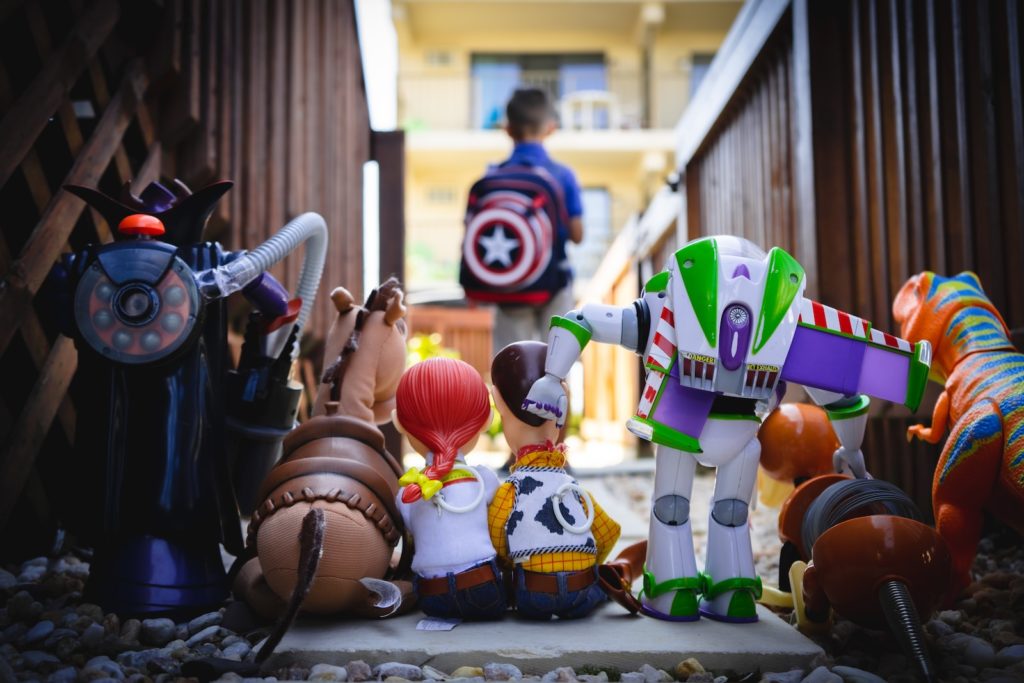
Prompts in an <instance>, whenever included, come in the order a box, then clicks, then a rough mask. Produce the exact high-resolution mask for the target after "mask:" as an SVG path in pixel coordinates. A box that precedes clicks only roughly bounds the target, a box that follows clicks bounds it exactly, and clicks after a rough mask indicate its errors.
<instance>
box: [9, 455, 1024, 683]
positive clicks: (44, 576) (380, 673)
mask: <svg viewBox="0 0 1024 683" xmlns="http://www.w3.org/2000/svg"><path fill="white" fill-rule="evenodd" d="M610 483H611V484H612V485H613V486H615V487H619V490H622V491H625V492H626V494H627V496H628V498H629V500H630V502H631V504H632V505H633V506H634V507H635V510H636V512H637V514H638V515H641V516H643V517H645V518H646V516H647V514H648V512H647V509H648V504H649V503H648V496H649V495H650V493H649V492H650V486H651V480H650V475H643V474H641V475H619V476H617V477H616V479H615V480H614V481H612V482H610ZM712 487H713V479H712V478H711V477H710V476H700V477H698V479H697V482H696V483H695V491H694V505H695V509H696V510H698V512H697V513H696V514H695V515H694V526H695V529H694V532H695V535H696V536H697V548H698V552H701V551H702V547H703V545H704V539H705V537H706V533H707V526H706V519H703V520H702V518H706V515H705V514H703V513H701V512H699V511H700V510H705V509H706V508H705V507H704V506H705V505H706V501H707V499H708V497H709V496H710V493H711V490H712ZM776 514H777V513H776V511H775V510H772V509H769V508H764V507H760V508H759V509H758V510H757V511H755V513H754V515H753V518H752V524H753V536H754V544H755V557H756V559H757V566H758V571H759V573H760V574H761V576H762V577H763V578H764V579H765V581H766V582H769V583H772V584H774V583H775V582H776V578H777V574H778V551H779V541H778V538H777V537H776V535H775V526H774V525H775V515H776ZM974 569H975V578H976V579H977V580H976V581H975V583H973V584H972V585H971V586H970V587H969V589H968V590H967V592H966V593H965V595H964V596H963V597H962V599H961V600H960V601H959V602H958V603H957V604H956V605H955V606H954V607H953V609H950V610H946V611H942V612H939V613H938V614H937V615H935V616H934V618H932V619H931V620H929V621H928V622H927V624H926V627H925V631H926V638H927V640H928V644H929V647H930V649H931V652H932V656H933V660H934V663H935V666H936V669H937V672H938V675H939V678H940V680H942V681H948V682H950V683H966V682H967V681H986V682H987V683H1001V682H1004V681H1024V547H1022V544H1021V539H1020V538H1019V537H1018V536H1016V535H1014V534H1011V533H1009V532H1006V531H997V532H995V533H993V534H992V535H990V536H988V537H986V538H985V539H984V540H983V541H982V543H981V544H980V546H979V555H978V558H977V560H976V561H975V567H974ZM88 571H89V566H88V563H86V562H84V561H82V560H81V559H79V558H77V557H75V556H73V555H66V556H63V557H60V558H55V559H53V558H36V559H33V560H30V561H28V562H25V563H23V564H22V565H20V566H8V567H7V568H6V569H0V597H2V598H3V600H4V601H5V603H6V604H5V606H4V607H3V608H0V683H7V682H8V681H37V680H38V681H52V682H54V683H64V682H71V681H109V680H127V681H158V682H160V681H172V680H187V679H181V678H180V672H181V666H182V664H183V663H185V662H187V661H189V660H191V659H195V658H198V657H204V656H220V657H225V658H228V659H235V660H248V659H251V658H252V657H253V656H254V654H253V647H254V646H256V645H257V644H258V643H259V641H260V640H262V639H263V638H264V637H265V636H266V629H265V628H257V627H256V626H255V625H254V624H253V622H252V621H251V619H249V618H248V616H247V615H246V614H245V612H246V610H245V609H244V606H242V605H238V604H234V605H230V606H229V607H228V608H227V609H221V610H219V611H216V612H210V613H209V614H204V615H201V616H199V617H196V618H195V619H192V620H191V621H188V622H181V623H175V622H173V621H171V620H169V619H151V620H143V621H139V620H137V619H124V620H122V619H120V618H118V616H117V615H115V614H112V613H108V614H104V613H103V611H102V610H101V609H100V608H99V607H98V606H97V605H91V604H88V603H83V602H82V599H81V591H82V587H83V585H84V581H85V579H86V578H87V577H88ZM782 616H783V617H786V616H787V615H786V614H782ZM818 642H819V643H820V644H821V645H822V647H823V648H824V649H825V651H826V655H825V657H823V658H822V659H821V661H819V662H815V666H813V667H812V668H811V669H810V670H807V671H804V670H793V671H788V672H750V673H747V674H745V675H741V676H735V675H734V676H733V677H732V678H729V677H727V676H725V675H720V674H716V672H711V671H705V670H704V668H703V667H702V666H701V664H700V662H698V661H696V660H693V659H687V660H684V661H681V662H679V664H678V665H677V666H676V667H675V668H674V670H672V671H661V670H658V669H654V668H652V667H649V666H645V667H644V668H642V669H641V670H640V671H636V672H620V671H614V670H604V671H603V670H600V669H597V668H595V669H593V670H586V671H582V670H581V671H573V670H572V669H568V668H560V669H556V670H555V671H552V672H549V673H548V674H546V675H544V676H543V677H536V676H533V677H531V676H523V674H522V673H521V672H520V671H519V669H517V668H516V667H514V666H511V665H507V664H497V663H495V664H489V665H487V666H485V667H482V668H475V667H461V668H460V669H457V670H455V671H451V672H442V671H438V670H436V669H432V668H431V667H429V666H425V667H418V666H414V665H410V664H403V663H399V662H390V663H387V664H381V665H378V666H376V667H371V666H369V665H367V664H366V663H364V662H360V661H356V662H350V663H348V664H347V665H346V666H344V667H338V666H331V665H327V664H319V665H317V666H314V667H312V668H306V667H292V668H285V669H279V670H275V671H265V672H264V674H265V675H267V676H269V678H266V679H263V680H322V681H328V680H339V681H343V680H352V681H365V680H381V681H390V682H391V683H400V682H401V681H404V680H412V681H416V680H460V681H474V682H482V681H485V680H518V679H522V680H530V681H543V682H544V683H569V682H571V681H575V680H579V681H584V682H585V683H602V682H603V681H607V680H621V681H624V682H626V683H661V682H663V681H671V680H684V681H690V682H691V683H726V681H728V680H743V681H751V682H755V681H765V682H767V683H842V682H844V681H845V682H846V683H877V682H878V681H882V680H889V681H896V682H903V681H905V682H908V683H909V682H910V681H913V680H915V678H914V676H913V674H912V673H910V671H911V668H910V665H911V663H910V662H908V661H907V660H906V659H905V658H904V656H903V655H902V654H901V653H900V651H899V649H898V647H897V645H896V643H895V642H894V640H893V638H892V636H891V635H889V634H887V633H880V632H873V631H866V630H864V629H861V628H859V627H857V626H855V625H854V624H852V623H851V622H848V621H844V620H841V619H840V620H838V621H837V622H836V624H835V625H834V627H833V628H832V630H831V632H830V633H829V634H827V635H826V636H824V637H821V638H819V639H818ZM223 680H242V679H241V678H239V677H237V676H234V675H228V676H227V677H225V678H224V679H223Z"/></svg>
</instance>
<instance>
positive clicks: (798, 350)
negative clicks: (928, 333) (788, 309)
mask: <svg viewBox="0 0 1024 683" xmlns="http://www.w3.org/2000/svg"><path fill="white" fill-rule="evenodd" d="M930 365H931V346H930V345H929V344H928V342H926V341H920V342H917V344H914V345H912V344H911V343H910V342H908V341H907V340H905V339H900V338H899V337H894V336H893V335H891V334H886V333H885V332H882V331H880V330H876V329H874V328H873V327H871V323H870V322H868V321H867V320H864V319H863V318H858V317H857V316H854V315H850V314H849V313H844V312H843V311H840V310H837V309H835V308H832V307H830V306H825V305H824V304H820V303H818V302H817V301H811V300H810V299H804V300H803V303H802V306H801V308H800V320H799V323H798V325H797V328H796V333H795V334H794V335H793V342H792V345H791V346H790V349H789V354H788V356H787V357H786V362H785V364H784V365H783V367H782V379H784V380H786V381H787V382H796V383H797V384H802V385H804V386H809V387H813V388H817V389H825V390H826V391H832V392H835V393H837V394H843V395H845V396H852V395H855V394H867V395H868V396H874V397H876V398H882V399H886V400H888V401H892V402H893V403H902V404H903V405H905V406H907V407H908V408H910V410H917V406H918V405H919V404H920V403H921V396H922V395H923V394H924V387H925V383H926V382H927V381H928V369H929V367H930Z"/></svg>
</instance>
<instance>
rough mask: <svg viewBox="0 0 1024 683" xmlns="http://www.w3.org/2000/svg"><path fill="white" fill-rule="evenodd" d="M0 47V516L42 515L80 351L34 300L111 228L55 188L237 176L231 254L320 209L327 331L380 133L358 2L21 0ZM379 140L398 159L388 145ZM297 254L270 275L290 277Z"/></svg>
mask: <svg viewBox="0 0 1024 683" xmlns="http://www.w3.org/2000/svg"><path fill="white" fill-rule="evenodd" d="M0 55H2V63H0V129H2V130H3V133H2V135H0V231H2V239H0V377H2V378H3V379H0V445H2V447H0V527H3V524H4V521H5V520H6V519H7V518H8V517H9V513H11V512H12V509H13V508H14V507H15V503H16V502H17V501H18V500H19V493H20V492H21V491H22V490H23V489H24V490H26V491H27V492H28V493H29V494H30V495H28V496H25V497H24V499H23V500H22V502H21V503H20V504H19V505H18V507H17V510H15V511H14V512H15V513H16V514H15V517H16V518H26V519H38V518H39V517H41V516H42V517H45V516H46V515H45V514H44V513H45V511H46V510H47V508H48V506H47V505H46V502H45V495H44V494H43V490H44V488H46V487H44V486H43V483H42V482H41V480H40V478H39V476H38V474H37V471H36V470H35V469H34V468H33V463H34V461H35V459H36V456H37V454H41V455H40V459H41V461H45V459H46V455H47V453H50V452H55V451H58V450H61V449H66V448H67V447H68V445H69V444H70V443H72V442H73V440H74V429H75V408H74V405H73V401H72V399H71V398H70V397H69V394H68V388H69V385H70V382H71V378H72V375H73V373H74V371H75V360H76V356H75V350H74V346H73V344H72V342H71V341H70V340H69V339H67V338H64V337H60V336H57V335H56V334H55V331H54V329H53V328H52V326H51V325H50V323H49V322H48V321H47V319H46V316H45V315H44V313H45V311H43V310H40V307H39V306H38V305H37V303H36V301H35V296H36V294H37V293H38V292H39V289H40V287H41V286H42V284H43V282H44V280H45V278H46V275H47V273H48V271H49V269H50V266H51V264H52V263H53V262H54V260H55V259H56V258H57V257H58V256H59V255H60V253H61V252H63V251H69V250H74V249H79V248H81V247H82V246H84V245H85V244H87V243H90V242H109V241H110V240H111V239H112V234H111V231H112V229H114V226H110V225H107V224H106V223H105V222H104V220H103V219H102V218H101V217H100V215H99V214H98V213H96V212H95V211H91V210H86V207H85V205H84V204H83V202H82V201H81V200H79V199H77V198H75V197H74V196H72V195H70V194H68V193H66V192H64V191H62V190H61V186H62V185H63V184H65V183H75V184H81V185H91V186H98V187H100V188H101V189H103V190H104V191H106V192H108V193H111V194H116V193H117V192H118V190H119V188H120V186H121V185H123V184H124V183H131V187H132V189H133V190H134V191H136V192H138V191H140V190H141V189H142V188H143V187H145V185H147V184H148V183H149V182H150V181H153V180H157V179H159V178H161V177H163V178H164V179H170V178H175V177H177V178H180V179H182V180H183V181H184V182H186V183H187V184H188V185H190V186H191V187H193V188H195V187H197V186H202V185H203V184H205V183H207V182H209V181H211V180H215V179H218V178H230V179H233V180H234V181H236V187H235V188H234V189H233V190H232V191H231V192H230V193H229V194H228V195H227V196H226V197H225V198H224V199H223V200H222V201H221V203H220V204H219V206H218V208H217V211H216V213H215V214H214V215H213V217H212V218H211V220H210V226H209V230H208V232H207V237H208V238H214V239H218V240H220V241H221V242H223V243H224V244H225V245H227V246H229V247H233V248H238V247H243V246H253V245H255V244H257V243H259V242H261V241H263V240H264V239H265V238H267V237H268V236H269V235H270V234H271V233H272V232H273V231H275V230H276V229H277V228H278V227H280V226H281V225H283V224H284V223H285V222H286V221H287V219H289V218H291V217H293V216H295V215H297V214H298V213H301V212H303V211H318V212H320V213H322V214H323V215H324V216H325V217H326V219H327V222H328V225H329V226H330V231H331V235H330V236H331V242H330V252H329V255H328V259H327V267H326V271H325V273H324V279H323V283H324V284H323V285H322V286H321V297H322V299H321V303H322V305H320V306H318V307H317V309H316V311H315V313H314V315H313V317H312V320H311V325H310V328H309V329H310V331H311V332H312V333H313V334H312V335H311V336H312V337H316V336H319V335H322V334H323V332H324V331H325V329H326V326H327V325H328V324H329V322H330V319H329V303H328V301H327V298H326V293H327V292H329V289H330V287H332V286H335V285H338V284H345V285H346V286H348V287H349V288H350V289H352V290H353V292H354V293H356V294H357V296H358V295H361V294H362V292H361V290H362V252H363V249H362V167H363V164H364V163H365V162H366V161H367V160H369V159H370V154H371V149H370V147H371V134H370V129H369V122H368V113H367V104H366V96H365V92H364V87H363V77H362V65H361V61H360V53H359V42H358V36H357V33H356V25H355V18H354V9H353V3H352V2H351V1H350V0H346V1H342V2H334V1H328V0H291V1H285V0H245V1H243V0H223V1H221V2H198V1H197V0H167V1H166V2H157V1H156V0H130V1H129V0H123V1H122V2H118V1H116V0H91V1H90V0H13V1H11V2H4V3H3V4H2V5H0ZM397 143H398V145H399V147H398V149H399V152H400V145H401V138H400V137H399V138H397ZM382 147H385V148H387V149H388V150H390V153H389V158H392V159H394V158H395V154H394V153H393V152H394V144H393V141H392V142H391V143H388V142H387V141H384V144H383V145H382ZM397 156H398V159H399V160H400V153H399V154H398V155H397ZM382 175H384V172H383V171H382ZM398 230H399V231H400V230H401V226H400V225H399V226H398ZM385 241H386V240H382V242H385ZM300 263H301V260H300V258H299V257H292V258H290V259H289V260H288V261H287V262H286V263H285V264H283V265H280V266H279V267H278V271H277V275H279V276H280V277H281V278H282V279H283V281H284V282H286V283H289V284H292V283H294V282H295V281H296V279H297V274H298V269H299V266H300ZM55 418H56V420H55ZM54 422H56V426H55V427H53V428H52V429H51V425H53V423H54ZM29 526H31V525H29ZM24 528H28V527H25V526H24V525H20V524H15V523H11V524H9V525H8V526H7V529H6V531H5V535H6V534H8V533H10V534H15V529H24ZM22 535H24V534H22ZM36 536H41V535H40V534H38V533H37V534H36ZM15 545H16V544H15ZM5 550H9V549H8V548H5Z"/></svg>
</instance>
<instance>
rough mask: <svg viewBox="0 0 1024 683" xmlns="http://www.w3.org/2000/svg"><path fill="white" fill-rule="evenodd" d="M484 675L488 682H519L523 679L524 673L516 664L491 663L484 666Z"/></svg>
mask: <svg viewBox="0 0 1024 683" xmlns="http://www.w3.org/2000/svg"><path fill="white" fill-rule="evenodd" d="M483 675H484V678H485V679H486V680H488V681H518V680H519V679H521V678H522V677H523V672H522V671H520V670H519V667H517V666H515V665H514V664H505V663H503V662H491V663H490V664H485V665H484V668H483Z"/></svg>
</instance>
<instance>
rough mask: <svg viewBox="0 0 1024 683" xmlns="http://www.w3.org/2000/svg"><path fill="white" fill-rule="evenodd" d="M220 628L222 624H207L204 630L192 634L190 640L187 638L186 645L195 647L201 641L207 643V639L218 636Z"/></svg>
mask: <svg viewBox="0 0 1024 683" xmlns="http://www.w3.org/2000/svg"><path fill="white" fill-rule="evenodd" d="M219 630H220V626H207V627H206V628H204V629H203V630H202V631H199V632H198V633H196V634H195V635H193V636H191V637H190V638H189V639H188V640H186V641H185V645H187V646H188V647H195V646H196V645H199V644H200V643H205V642H206V641H208V640H211V639H212V638H213V637H214V636H216V635H217V632H218V631H219Z"/></svg>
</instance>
